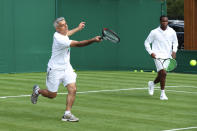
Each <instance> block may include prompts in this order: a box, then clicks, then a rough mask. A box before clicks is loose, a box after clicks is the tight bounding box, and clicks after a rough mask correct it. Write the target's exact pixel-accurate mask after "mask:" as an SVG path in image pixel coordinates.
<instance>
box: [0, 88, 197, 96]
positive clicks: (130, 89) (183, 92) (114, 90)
mask: <svg viewBox="0 0 197 131" xmlns="http://www.w3.org/2000/svg"><path fill="white" fill-rule="evenodd" d="M166 87H190V88H197V87H193V86H166ZM155 88H158V89H159V88H160V87H155ZM128 90H147V87H144V88H127V89H115V90H95V91H84V92H77V94H85V93H97V92H114V91H128ZM166 91H171V92H178V93H190V94H197V92H188V91H176V90H166ZM58 94H60V95H64V94H68V93H58ZM29 96H31V95H18V96H1V97H0V99H5V98H16V97H29Z"/></svg>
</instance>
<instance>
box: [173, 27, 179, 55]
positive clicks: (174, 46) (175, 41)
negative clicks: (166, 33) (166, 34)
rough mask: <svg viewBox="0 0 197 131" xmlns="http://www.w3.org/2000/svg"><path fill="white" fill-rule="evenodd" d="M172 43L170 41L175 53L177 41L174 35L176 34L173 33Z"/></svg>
mask: <svg viewBox="0 0 197 131" xmlns="http://www.w3.org/2000/svg"><path fill="white" fill-rule="evenodd" d="M173 32H174V33H173V41H172V50H173V51H174V52H177V48H178V40H177V35H176V32H175V31H173Z"/></svg>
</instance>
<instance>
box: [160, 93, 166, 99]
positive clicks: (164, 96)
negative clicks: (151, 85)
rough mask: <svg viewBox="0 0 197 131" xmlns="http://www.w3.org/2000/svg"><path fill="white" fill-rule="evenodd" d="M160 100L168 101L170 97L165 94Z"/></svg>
mask: <svg viewBox="0 0 197 131" xmlns="http://www.w3.org/2000/svg"><path fill="white" fill-rule="evenodd" d="M160 100H168V97H167V96H166V94H163V95H161V96H160Z"/></svg>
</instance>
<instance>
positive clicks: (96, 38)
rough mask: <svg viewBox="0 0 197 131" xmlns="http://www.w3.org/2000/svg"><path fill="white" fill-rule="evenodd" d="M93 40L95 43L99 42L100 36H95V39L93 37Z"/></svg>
mask: <svg viewBox="0 0 197 131" xmlns="http://www.w3.org/2000/svg"><path fill="white" fill-rule="evenodd" d="M94 39H95V42H101V41H102V39H101V36H96V37H94Z"/></svg>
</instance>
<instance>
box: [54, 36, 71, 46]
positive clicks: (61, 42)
mask: <svg viewBox="0 0 197 131" xmlns="http://www.w3.org/2000/svg"><path fill="white" fill-rule="evenodd" d="M54 40H55V41H56V42H57V43H58V44H59V46H62V47H66V48H69V47H70V44H71V42H72V40H69V38H66V37H64V36H60V35H55V36H54Z"/></svg>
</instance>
